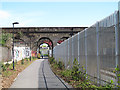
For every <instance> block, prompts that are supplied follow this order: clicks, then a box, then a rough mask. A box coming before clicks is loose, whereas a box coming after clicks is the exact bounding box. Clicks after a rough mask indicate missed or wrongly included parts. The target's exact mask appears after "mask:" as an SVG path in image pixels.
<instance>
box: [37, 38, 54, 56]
mask: <svg viewBox="0 0 120 90" xmlns="http://www.w3.org/2000/svg"><path fill="white" fill-rule="evenodd" d="M43 39H48V40H49V41H50V42H51V44H52V45H51V49H52V56H53V46H54V45H53V41H52V40H51V39H50V38H49V37H41V38H40V39H39V40H38V41H37V47H38V48H39V50H40V45H41V44H42V43H39V42H40V41H41V40H43Z"/></svg>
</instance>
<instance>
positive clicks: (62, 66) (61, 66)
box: [58, 60, 65, 70]
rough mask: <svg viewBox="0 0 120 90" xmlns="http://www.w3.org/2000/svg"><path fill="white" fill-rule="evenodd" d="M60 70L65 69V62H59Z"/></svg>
mask: <svg viewBox="0 0 120 90" xmlns="http://www.w3.org/2000/svg"><path fill="white" fill-rule="evenodd" d="M58 68H59V69H61V70H63V69H64V68H65V66H64V64H63V62H62V61H60V60H59V62H58Z"/></svg>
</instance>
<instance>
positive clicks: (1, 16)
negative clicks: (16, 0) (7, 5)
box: [0, 10, 10, 19]
mask: <svg viewBox="0 0 120 90" xmlns="http://www.w3.org/2000/svg"><path fill="white" fill-rule="evenodd" d="M8 17H10V13H8V12H7V11H3V10H0V19H6V18H8Z"/></svg>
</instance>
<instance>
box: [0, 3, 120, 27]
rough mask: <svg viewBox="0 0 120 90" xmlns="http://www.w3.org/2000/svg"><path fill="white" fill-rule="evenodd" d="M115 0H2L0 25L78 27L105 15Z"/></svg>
mask: <svg viewBox="0 0 120 90" xmlns="http://www.w3.org/2000/svg"><path fill="white" fill-rule="evenodd" d="M117 9H118V2H2V3H0V14H1V15H0V27H12V23H13V22H15V21H17V22H19V23H20V24H19V25H16V27H82V26H91V25H93V24H94V23H95V22H97V21H100V20H101V19H103V18H105V17H107V16H109V15H110V14H112V13H114V12H115V10H117Z"/></svg>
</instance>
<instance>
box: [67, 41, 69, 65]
mask: <svg viewBox="0 0 120 90" xmlns="http://www.w3.org/2000/svg"><path fill="white" fill-rule="evenodd" d="M67 63H68V64H69V39H68V62H67Z"/></svg>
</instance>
